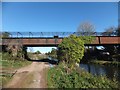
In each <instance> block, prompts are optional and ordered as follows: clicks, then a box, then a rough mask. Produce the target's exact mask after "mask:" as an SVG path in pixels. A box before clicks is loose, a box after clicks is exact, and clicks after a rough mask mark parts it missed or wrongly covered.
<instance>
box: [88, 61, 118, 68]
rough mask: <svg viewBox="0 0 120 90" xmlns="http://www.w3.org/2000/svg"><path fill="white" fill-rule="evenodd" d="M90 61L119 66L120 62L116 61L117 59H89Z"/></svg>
mask: <svg viewBox="0 0 120 90" xmlns="http://www.w3.org/2000/svg"><path fill="white" fill-rule="evenodd" d="M90 63H93V64H100V65H112V66H117V67H120V62H118V61H103V60H92V61H90Z"/></svg>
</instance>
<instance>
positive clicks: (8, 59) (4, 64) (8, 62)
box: [0, 53, 31, 86]
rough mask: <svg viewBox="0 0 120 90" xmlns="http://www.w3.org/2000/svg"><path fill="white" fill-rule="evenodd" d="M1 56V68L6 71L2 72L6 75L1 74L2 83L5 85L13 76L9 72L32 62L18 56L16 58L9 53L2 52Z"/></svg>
mask: <svg viewBox="0 0 120 90" xmlns="http://www.w3.org/2000/svg"><path fill="white" fill-rule="evenodd" d="M0 57H2V58H1V60H0V66H1V69H2V71H5V73H6V74H4V73H2V74H4V75H0V79H1V80H2V82H0V84H2V85H3V86H4V85H5V84H6V83H7V82H8V81H9V80H10V79H11V78H12V77H11V74H7V73H8V72H10V71H14V70H16V69H18V68H20V67H23V66H26V65H29V64H31V62H30V61H27V60H23V59H20V58H18V57H16V58H14V57H12V56H11V55H10V54H8V53H0Z"/></svg>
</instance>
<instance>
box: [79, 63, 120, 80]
mask: <svg viewBox="0 0 120 90" xmlns="http://www.w3.org/2000/svg"><path fill="white" fill-rule="evenodd" d="M80 68H82V69H84V70H86V71H88V72H89V73H91V74H93V75H97V76H99V75H105V76H107V77H108V78H109V79H111V80H112V79H113V78H115V79H116V80H118V81H119V82H120V69H119V68H118V67H113V66H108V65H98V64H80Z"/></svg>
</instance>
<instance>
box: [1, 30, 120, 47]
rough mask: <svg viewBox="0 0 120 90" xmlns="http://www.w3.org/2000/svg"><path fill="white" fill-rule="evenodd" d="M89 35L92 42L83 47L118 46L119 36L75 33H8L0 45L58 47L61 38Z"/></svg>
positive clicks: (119, 43)
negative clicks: (92, 38) (72, 35)
mask: <svg viewBox="0 0 120 90" xmlns="http://www.w3.org/2000/svg"><path fill="white" fill-rule="evenodd" d="M71 34H75V35H81V36H83V35H88V36H89V35H91V36H94V37H95V38H94V40H93V42H92V43H86V44H85V45H91V46H92V45H95V46H102V45H120V36H117V35H116V34H109V33H107V34H105V33H96V32H95V33H91V34H90V33H89V34H88V33H87V34H86V33H84V34H83V33H76V32H61V33H60V32H53V33H52V32H49V33H48V32H34V33H33V32H24V33H21V32H14V33H10V32H9V37H4V38H2V40H1V42H0V45H8V44H13V45H17V44H22V45H23V46H30V47H35V46H57V45H59V44H60V43H61V42H62V40H63V38H65V37H67V36H69V35H71ZM34 35H35V36H34Z"/></svg>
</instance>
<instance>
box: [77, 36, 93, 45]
mask: <svg viewBox="0 0 120 90" xmlns="http://www.w3.org/2000/svg"><path fill="white" fill-rule="evenodd" d="M79 38H80V39H81V40H82V41H83V42H84V44H91V43H92V42H93V40H94V39H95V37H94V36H79Z"/></svg>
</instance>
